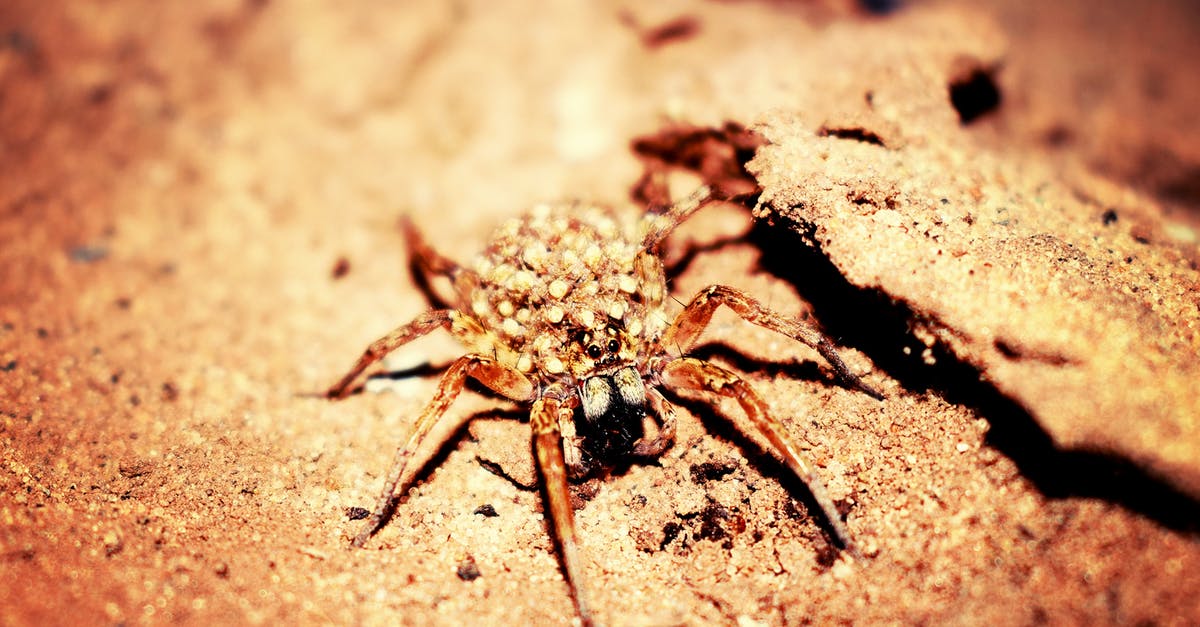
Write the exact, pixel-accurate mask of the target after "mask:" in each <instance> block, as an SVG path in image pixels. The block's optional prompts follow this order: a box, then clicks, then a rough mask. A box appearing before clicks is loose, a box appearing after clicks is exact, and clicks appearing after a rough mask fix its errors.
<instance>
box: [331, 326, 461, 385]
mask: <svg viewBox="0 0 1200 627" xmlns="http://www.w3.org/2000/svg"><path fill="white" fill-rule="evenodd" d="M452 315H453V312H451V311H450V310H448V309H434V310H431V311H427V312H425V313H423V314H421V315H419V316H417V318H416V319H415V320H413V321H412V322H409V323H408V324H406V325H403V326H400V327H397V328H396V329H395V330H394V331H392V332H391V333H388V334H387V335H385V336H383V337H381V338H379V339H378V340H375V341H374V342H371V345H370V346H368V347H367V350H365V351H363V354H362V357H359V358H358V362H356V363H355V364H354V367H353V368H351V369H350V371H349V372H347V373H346V374H345V376H343V377H342V378H341V379H340V380H339V381H338V382H337V383H335V384H333V386H332V387H330V388H329V391H327V392H325V396H327V397H328V398H342V397H344V396H346V394H348V393H349V392H350V384H352V383H354V380H355V379H357V378H358V375H360V374H362V373H363V371H364V370H366V369H367V368H370V367H371V365H372V364H374V363H375V362H377V361H379V360H380V359H383V358H384V357H385V356H387V354H388V353H390V352H392V351H394V350H396V349H397V348H399V347H401V346H403V345H405V344H407V343H409V342H411V341H413V340H415V339H417V338H419V337H421V336H422V335H428V334H429V333H430V332H431V331H433V330H435V329H438V328H442V327H448V326H450V322H451V320H452Z"/></svg>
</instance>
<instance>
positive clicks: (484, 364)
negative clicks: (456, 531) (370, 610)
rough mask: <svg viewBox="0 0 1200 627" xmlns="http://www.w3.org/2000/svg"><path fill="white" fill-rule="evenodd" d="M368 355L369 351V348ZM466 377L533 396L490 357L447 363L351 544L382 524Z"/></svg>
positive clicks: (524, 382) (518, 397)
mask: <svg viewBox="0 0 1200 627" xmlns="http://www.w3.org/2000/svg"><path fill="white" fill-rule="evenodd" d="M368 354H370V351H369V349H368ZM467 377H471V378H473V379H475V380H477V381H479V382H480V383H482V384H484V385H486V386H487V387H488V388H490V389H492V390H493V391H495V392H496V393H498V394H501V395H503V396H506V397H508V398H511V399H513V400H515V401H528V400H529V399H531V398H532V397H533V393H534V386H533V382H531V381H530V380H529V379H528V378H526V377H525V375H523V374H521V373H520V372H519V371H517V370H515V369H513V368H510V367H508V366H505V365H504V364H501V363H500V362H498V361H496V360H494V359H492V358H491V357H485V356H483V355H466V356H463V357H459V358H458V359H457V360H455V361H454V363H453V364H450V367H449V368H448V369H447V370H446V374H444V375H442V380H441V381H440V382H439V383H438V389H437V393H436V394H434V395H433V400H431V401H429V404H428V405H426V406H425V410H424V411H422V412H421V417H420V418H418V419H417V424H416V426H415V427H414V428H413V433H412V435H411V436H409V438H408V442H407V443H405V444H404V446H402V447H400V448H398V449H396V455H395V457H394V458H393V460H392V465H391V467H390V468H389V470H388V474H387V479H386V480H385V481H384V484H383V490H382V491H381V492H380V493H379V500H377V501H376V502H375V510H374V511H372V512H371V517H370V518H368V519H367V523H366V524H365V525H363V528H362V531H359V532H358V535H357V536H355V537H354V542H353V545H354V546H356V547H361V546H363V545H364V544H366V542H367V540H369V539H370V538H371V536H372V535H373V534H374V533H375V531H376V530H377V529H379V527H380V525H382V524H383V519H384V517H385V516H386V515H387V513H388V509H389V508H390V507H391V504H392V499H393V498H395V493H396V486H397V485H399V483H400V478H401V477H403V476H404V469H405V467H407V466H408V460H409V458H410V457H412V454H413V452H414V451H416V449H417V447H419V446H420V445H421V441H422V440H424V439H425V436H426V435H428V434H429V431H430V429H432V428H433V426H434V425H435V424H437V422H438V420H439V419H440V418H441V417H442V415H443V414H444V413H445V412H446V408H447V407H449V406H450V404H451V403H453V402H454V399H455V398H457V397H458V393H459V392H461V391H462V388H463V384H464V383H466V380H467ZM335 387H336V386H335Z"/></svg>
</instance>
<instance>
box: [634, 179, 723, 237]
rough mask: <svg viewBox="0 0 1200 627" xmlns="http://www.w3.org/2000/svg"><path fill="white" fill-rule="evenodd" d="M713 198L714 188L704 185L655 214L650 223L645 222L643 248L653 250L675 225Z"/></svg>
mask: <svg viewBox="0 0 1200 627" xmlns="http://www.w3.org/2000/svg"><path fill="white" fill-rule="evenodd" d="M711 199H712V190H711V189H709V188H708V187H707V186H703V185H702V186H700V187H699V188H698V189H696V191H694V192H692V195H691V196H688V197H687V198H684V199H683V200H681V201H679V202H677V203H675V204H674V205H673V206H672V207H671V208H670V209H668V210H667V212H666V213H664V214H661V215H657V216H654V217H653V218H651V219H650V220H649V222H648V223H644V224H646V226H645V227H644V228H643V230H644V231H645V235H644V236H643V237H642V250H648V251H653V250H654V249H655V248H656V247H657V246H658V245H659V244H660V243H662V241H663V240H664V239H666V238H667V236H668V235H670V234H671V231H674V230H675V227H677V226H679V225H680V224H682V223H683V222H684V221H685V220H687V219H688V218H690V217H692V214H693V213H696V211H698V210H699V209H700V208H701V207H703V206H704V205H706V204H707V203H708V201H709V200H711Z"/></svg>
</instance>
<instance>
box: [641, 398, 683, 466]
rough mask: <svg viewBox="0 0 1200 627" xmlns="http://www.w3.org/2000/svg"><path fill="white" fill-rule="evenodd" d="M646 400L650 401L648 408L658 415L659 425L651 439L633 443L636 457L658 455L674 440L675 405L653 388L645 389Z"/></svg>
mask: <svg viewBox="0 0 1200 627" xmlns="http://www.w3.org/2000/svg"><path fill="white" fill-rule="evenodd" d="M646 400H648V401H650V408H651V409H653V410H654V413H655V415H657V416H658V420H659V424H660V427H659V429H658V434H657V435H656V436H654V439H653V440H650V441H646V440H642V441H640V442H638V443H637V444H636V445H634V447H633V454H634V455H636V456H638V457H658V456H659V455H662V452H663V451H665V450H667V447H669V446H671V444H672V443H673V442H675V424H676V418H675V405H673V404H671V402H670V401H668V400H667V399H666V398H664V397H663V395H662V393H661V392H659V391H658V390H656V389H654V388H649V389H648V390H647V391H646Z"/></svg>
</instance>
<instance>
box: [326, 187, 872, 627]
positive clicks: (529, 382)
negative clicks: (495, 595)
mask: <svg viewBox="0 0 1200 627" xmlns="http://www.w3.org/2000/svg"><path fill="white" fill-rule="evenodd" d="M707 199H708V195H707V191H706V190H701V191H700V192H698V193H697V194H695V195H693V196H692V197H691V198H689V199H688V200H687V201H685V202H683V203H680V204H678V205H676V206H674V207H672V208H671V209H670V210H669V211H668V212H666V213H664V214H647V215H645V216H644V217H643V218H642V219H640V220H638V221H636V222H633V223H623V222H622V221H620V220H619V219H618V218H617V216H616V215H615V214H614V213H613V212H612V211H610V210H608V209H605V208H602V207H597V206H594V205H586V204H576V205H570V206H566V207H560V208H557V209H556V208H552V207H549V206H545V205H543V206H539V207H536V208H535V209H534V210H533V211H531V212H530V213H529V214H528V215H526V216H525V217H523V218H519V219H516V220H512V221H510V222H508V223H506V224H505V225H504V226H502V227H501V228H500V229H499V231H498V232H497V233H496V234H495V236H494V237H493V239H492V240H491V243H490V244H489V245H488V247H487V249H486V250H485V251H484V252H483V253H482V254H481V255H479V256H478V257H477V258H476V259H475V262H474V263H473V264H472V265H471V266H460V265H458V264H457V263H455V262H453V261H451V260H449V259H447V258H445V257H442V256H441V255H439V254H438V253H436V252H434V251H433V250H432V249H431V248H429V247H428V246H427V245H426V244H425V243H424V242H423V241H422V240H421V239H420V237H419V236H418V235H417V234H416V231H415V229H413V228H412V227H411V225H409V226H407V228H406V231H407V234H408V242H409V246H410V248H411V249H412V254H413V257H414V261H415V262H416V265H417V266H418V267H419V268H421V269H422V270H423V272H424V273H426V274H427V275H435V276H445V277H447V278H449V279H450V280H451V282H452V284H453V285H454V290H455V295H456V298H455V299H454V300H455V301H456V302H455V308H453V309H434V310H431V311H428V312H426V313H424V314H422V315H421V316H419V317H418V318H417V319H416V320H413V321H412V322H410V323H408V324H406V325H403V326H401V327H399V328H397V329H396V330H394V331H392V332H391V333H389V334H388V335H386V336H384V337H382V338H380V339H379V340H377V341H376V342H374V343H373V344H371V345H370V346H369V347H368V348H367V350H366V352H364V353H363V355H362V357H361V358H360V359H359V360H358V362H357V363H356V364H355V366H354V367H353V368H351V370H350V371H349V372H348V373H346V375H345V376H344V377H342V379H341V380H340V381H338V383H337V384H335V385H334V386H333V387H331V388H330V389H329V391H328V396H330V397H331V398H339V397H342V396H344V395H345V394H346V393H348V392H349V391H350V389H351V387H350V386H351V384H352V383H354V381H355V380H356V379H357V378H358V376H359V375H360V374H362V372H363V371H364V370H366V369H367V368H368V367H369V366H371V364H373V363H375V362H376V361H378V360H379V359H381V358H382V357H383V356H384V355H386V354H387V353H389V352H390V351H392V350H393V349H395V348H397V347H399V346H401V345H403V344H405V343H407V342H409V341H411V340H413V339H414V338H417V337H420V336H422V335H425V334H427V333H429V332H431V331H433V330H435V329H438V328H445V329H447V330H449V331H450V333H451V334H453V335H454V336H455V337H456V338H458V340H459V341H460V342H462V343H463V344H464V345H465V346H466V347H468V349H469V351H470V352H469V353H468V354H466V355H464V356H462V357H460V358H458V359H457V360H456V361H455V362H454V363H453V364H451V365H450V367H449V368H448V369H447V371H446V373H445V374H444V375H443V376H442V380H441V383H440V384H439V385H438V390H437V393H436V394H435V395H434V398H433V400H432V401H431V402H430V403H429V405H428V406H427V407H426V408H425V410H424V411H423V412H422V414H421V416H420V418H418V420H417V423H416V426H415V428H414V430H413V434H412V436H411V437H410V438H409V440H408V442H407V443H405V444H404V445H403V446H401V447H400V448H399V449H398V450H397V451H396V457H395V460H394V461H393V463H392V466H391V469H390V470H389V472H388V477H387V480H386V482H385V484H384V489H383V491H382V492H381V494H380V496H379V500H378V501H377V503H376V506H375V510H374V511H373V512H372V514H371V517H370V519H369V520H368V521H367V524H366V525H365V526H364V527H363V529H362V531H361V532H360V533H359V534H358V535H357V536H356V537H355V539H354V545H355V546H362V545H363V544H364V543H365V542H366V541H367V540H368V539H369V538H370V537H371V535H372V534H374V532H375V531H376V530H377V529H378V528H379V527H380V526H381V525H382V524H383V521H384V517H385V516H386V514H387V512H388V510H389V507H390V505H391V502H392V499H393V498H394V495H395V493H396V488H397V487H398V484H399V482H400V479H401V477H402V476H403V474H404V469H405V466H406V465H407V462H408V459H409V457H410V456H411V455H412V453H413V452H414V450H415V449H416V448H417V447H418V446H419V445H420V443H421V441H422V440H423V439H424V437H425V435H426V434H428V433H429V431H430V429H431V428H432V427H433V425H434V424H435V423H436V422H437V421H438V419H439V418H440V417H441V416H442V414H443V413H444V412H445V410H446V408H447V407H449V405H450V403H451V402H452V401H453V400H454V398H455V397H456V396H457V395H458V393H459V392H460V391H461V390H462V387H463V384H464V383H465V381H466V378H467V377H471V378H473V379H476V380H477V381H479V382H480V383H482V384H483V385H485V386H487V387H488V388H490V389H491V390H493V391H495V392H496V393H498V394H500V395H502V396H505V397H507V398H510V399H513V400H515V401H517V402H520V403H527V404H529V408H530V409H529V411H530V427H531V428H532V430H533V443H534V449H535V452H536V457H537V462H538V467H539V469H540V470H541V474H542V478H543V481H544V483H545V489H546V498H547V500H548V502H549V511H550V516H551V519H552V520H553V524H554V527H555V532H556V534H557V536H558V539H559V545H560V549H561V551H562V559H563V563H564V567H565V570H566V575H567V580H568V583H569V585H570V587H571V590H572V593H573V594H572V597H573V598H574V600H575V605H576V609H577V610H578V612H579V616H580V618H581V619H582V620H583V622H584V623H585V624H588V623H590V622H591V612H590V610H589V607H588V604H587V602H586V588H587V586H586V584H585V582H584V578H583V576H584V572H583V568H582V566H581V564H580V563H579V558H578V556H577V545H578V540H577V538H576V534H575V525H574V513H573V511H572V509H571V505H570V499H569V498H568V488H567V477H568V475H570V476H574V477H578V476H582V475H586V474H587V473H588V472H589V471H591V470H593V469H594V468H596V467H600V466H608V465H612V464H614V463H617V462H619V461H620V460H623V459H627V458H636V457H653V456H657V455H659V454H660V453H662V452H663V451H664V450H666V448H667V447H669V446H670V445H671V443H672V442H673V440H674V437H675V408H674V405H673V404H672V403H671V402H669V401H668V400H667V399H666V398H665V397H664V396H663V395H662V393H660V392H659V391H658V388H659V387H666V388H668V389H671V390H675V391H689V390H690V391H698V392H702V393H709V394H712V395H718V396H725V397H729V398H732V399H734V400H736V401H737V403H738V404H739V405H740V406H741V408H742V410H743V411H744V412H745V414H746V417H747V418H748V420H749V423H750V425H749V426H751V427H753V429H754V430H756V431H758V432H759V433H761V434H762V435H763V436H765V437H766V439H767V440H768V441H769V442H770V443H771V446H772V448H773V449H774V450H775V452H776V453H778V454H779V455H780V456H781V457H782V458H783V461H784V462H785V463H786V464H787V465H788V467H789V468H790V469H791V470H792V471H793V472H794V473H795V474H796V475H797V476H798V477H799V478H800V479H802V480H803V481H804V482H805V484H806V485H807V486H808V488H809V490H810V491H811V492H812V495H813V497H814V499H815V500H816V502H817V503H818V504H819V505H820V507H821V509H822V510H823V513H824V515H825V517H826V518H827V519H828V521H829V524H830V525H831V527H832V528H833V530H834V532H835V534H836V535H837V537H838V540H839V542H841V544H842V545H843V546H844V547H846V548H847V549H850V550H851V551H853V546H854V545H853V542H852V540H851V538H850V534H849V532H848V531H847V529H846V526H845V524H844V523H843V522H842V520H841V518H840V517H839V516H838V513H837V510H836V509H835V508H834V505H833V502H832V501H831V500H830V499H829V497H828V496H827V495H826V493H825V488H824V486H823V484H822V483H821V481H820V479H819V478H818V477H817V475H816V472H815V471H814V470H813V468H812V466H811V464H810V463H809V462H808V460H807V459H806V458H805V457H804V455H803V454H802V453H801V452H800V451H799V449H798V448H796V446H795V445H794V444H793V443H792V442H791V440H790V439H789V438H788V436H787V435H786V433H785V432H784V430H783V427H782V426H781V425H780V424H779V422H778V421H776V420H775V419H773V418H772V417H771V416H770V415H769V413H768V412H767V407H766V404H765V403H764V402H763V401H762V400H761V399H760V398H759V396H758V395H757V394H756V393H755V392H754V390H753V389H752V388H750V386H749V385H748V384H746V382H745V381H744V380H742V379H741V378H740V377H738V376H737V375H736V374H734V373H733V372H731V371H729V370H727V369H725V368H722V367H720V366H717V365H716V364H713V363H710V362H707V361H704V360H701V359H697V358H695V357H691V356H689V355H688V352H689V351H690V350H691V348H692V347H693V346H695V344H696V341H697V339H698V337H699V335H700V333H701V332H702V331H703V330H704V328H705V327H706V326H707V325H708V322H709V320H710V319H711V318H712V315H713V312H714V311H715V310H716V308H717V307H718V306H721V305H725V306H727V307H729V308H730V309H732V310H733V311H734V312H735V313H737V314H738V315H739V316H741V317H742V318H743V319H745V320H747V321H749V322H752V323H754V324H757V325H760V326H762V327H765V328H768V329H771V330H773V331H776V332H779V333H782V334H784V335H787V336H789V337H791V338H794V339H796V340H798V341H800V342H803V343H805V344H807V345H809V346H811V347H813V348H815V349H817V351H818V352H820V353H821V355H822V356H823V357H825V359H826V360H827V361H828V362H829V363H830V364H831V365H832V366H833V367H834V369H835V370H837V372H838V375H839V376H840V377H841V378H842V379H843V380H844V381H846V382H847V383H849V384H851V385H853V386H856V387H858V388H860V389H862V390H863V391H865V392H867V393H869V394H871V395H872V396H875V397H877V398H878V397H879V394H878V393H877V392H875V391H874V390H872V389H871V388H869V387H867V386H866V385H865V384H863V383H862V382H861V381H860V380H859V378H858V377H857V376H856V375H854V374H853V373H852V372H850V370H849V369H848V368H847V367H846V365H845V364H844V363H843V362H842V360H841V358H840V357H839V356H838V354H837V352H836V351H835V350H834V348H833V345H832V343H831V342H830V341H829V340H828V339H827V338H826V337H825V336H823V335H821V333H819V332H818V331H817V330H815V329H813V328H811V327H809V326H807V325H805V324H803V323H801V322H800V321H798V320H795V319H792V318H788V317H785V316H782V315H780V314H777V313H775V312H773V311H771V310H769V309H767V308H765V307H763V306H762V305H761V304H759V303H758V301H756V300H754V299H753V298H751V297H750V296H748V295H746V294H745V293H743V292H741V291H739V290H736V289H733V288H730V287H725V286H721V285H713V286H710V287H708V288H705V289H703V290H701V291H700V293H698V294H697V295H696V296H695V297H693V299H692V300H691V302H689V303H688V305H687V306H686V307H684V309H683V311H682V312H681V313H679V315H677V316H676V317H675V318H674V320H673V321H671V319H670V318H669V317H668V316H667V315H666V313H665V310H664V307H663V300H664V298H665V297H666V295H667V288H666V279H665V276H664V272H663V264H662V261H661V259H660V258H659V257H658V246H659V244H660V243H661V242H662V240H663V239H664V238H666V236H667V235H668V234H670V232H671V231H672V230H673V229H674V228H675V227H676V226H677V225H679V223H681V222H683V221H684V220H686V219H687V218H688V217H689V216H690V215H691V214H692V213H693V212H695V211H696V210H697V209H698V208H700V207H701V206H702V205H703V204H704V202H705V201H706V200H707ZM647 418H651V419H653V420H654V421H656V422H657V425H658V429H657V431H656V432H651V433H649V434H648V433H647V429H646V424H647Z"/></svg>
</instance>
